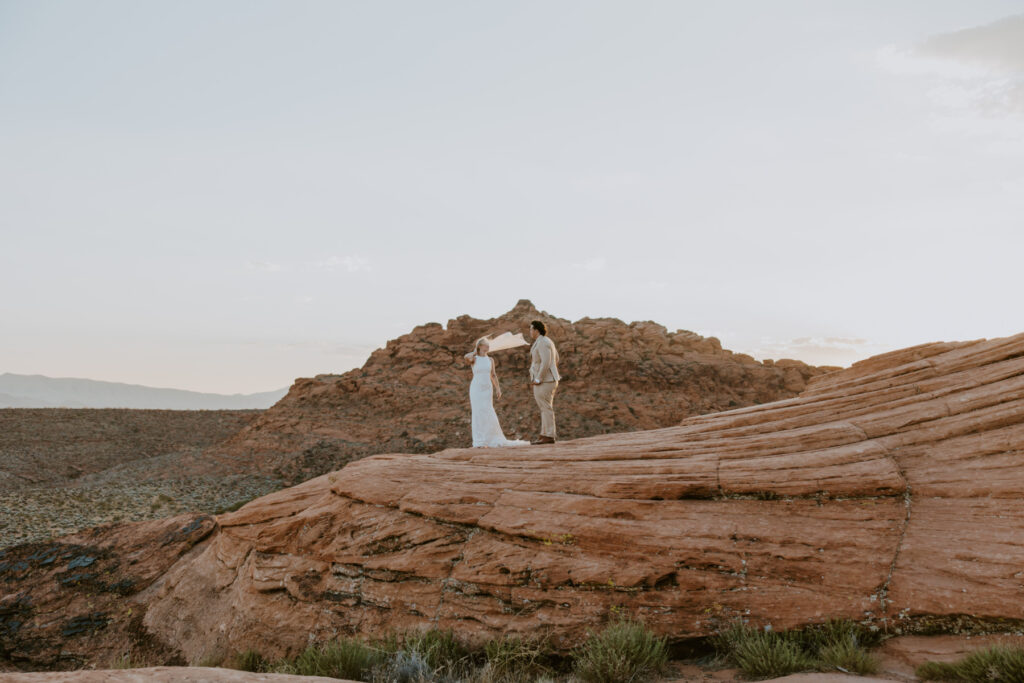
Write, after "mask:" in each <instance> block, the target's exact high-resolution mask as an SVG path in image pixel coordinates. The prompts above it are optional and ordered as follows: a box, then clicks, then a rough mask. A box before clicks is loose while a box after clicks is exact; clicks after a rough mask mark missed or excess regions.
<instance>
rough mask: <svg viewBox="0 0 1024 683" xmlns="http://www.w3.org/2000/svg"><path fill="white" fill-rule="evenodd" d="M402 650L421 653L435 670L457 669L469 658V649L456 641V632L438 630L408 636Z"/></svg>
mask: <svg viewBox="0 0 1024 683" xmlns="http://www.w3.org/2000/svg"><path fill="white" fill-rule="evenodd" d="M402 649H403V650H407V651H414V652H418V653H420V655H422V656H423V660H424V661H425V662H426V663H427V666H429V667H430V668H431V669H434V670H438V669H444V670H452V669H455V668H457V667H458V666H459V665H461V664H463V663H465V661H466V660H467V658H468V657H469V649H468V648H467V647H466V646H464V645H463V644H462V643H460V642H459V641H458V639H456V637H455V633H454V632H452V631H439V630H437V629H431V630H429V631H416V632H412V633H409V634H406V636H405V639H404V641H403V643H402Z"/></svg>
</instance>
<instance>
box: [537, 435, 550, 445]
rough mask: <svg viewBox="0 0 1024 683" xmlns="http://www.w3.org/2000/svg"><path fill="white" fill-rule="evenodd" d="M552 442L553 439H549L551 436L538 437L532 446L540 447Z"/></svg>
mask: <svg viewBox="0 0 1024 683" xmlns="http://www.w3.org/2000/svg"><path fill="white" fill-rule="evenodd" d="M554 442H555V439H554V437H551V436H540V437H538V438H537V440H536V441H534V442H533V445H534V446H540V445H541V444H545V443H554Z"/></svg>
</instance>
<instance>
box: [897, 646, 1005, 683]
mask: <svg viewBox="0 0 1024 683" xmlns="http://www.w3.org/2000/svg"><path fill="white" fill-rule="evenodd" d="M916 673H917V677H918V678H920V679H922V680H925V681H955V682H957V683H960V682H962V683H975V681H977V682H979V683H981V682H982V681H983V682H984V683H1020V681H1024V648H1020V647H1011V646H1008V645H993V646H991V647H987V648H985V649H984V650H978V651H976V652H972V653H971V654H969V655H967V656H966V657H964V658H963V659H960V660H957V661H955V662H951V663H944V662H927V663H925V664H922V665H921V666H919V667H917V672H916Z"/></svg>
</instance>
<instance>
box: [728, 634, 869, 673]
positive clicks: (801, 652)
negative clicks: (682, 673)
mask: <svg viewBox="0 0 1024 683" xmlns="http://www.w3.org/2000/svg"><path fill="white" fill-rule="evenodd" d="M878 640H879V636H878V635H877V634H875V633H874V632H872V631H870V630H869V629H867V628H865V627H863V626H861V625H860V624H857V623H855V622H852V621H847V620H830V621H827V622H825V623H824V624H820V625H816V626H809V627H807V628H805V629H800V630H794V631H785V632H781V633H777V632H774V631H763V630H760V629H756V628H753V627H751V626H747V625H745V624H743V623H740V622H736V623H733V624H732V625H731V626H729V628H727V629H725V630H724V631H722V632H720V633H719V634H717V635H716V636H715V637H714V638H713V639H712V643H713V644H714V646H715V649H716V650H717V651H718V652H719V654H720V655H721V656H723V657H724V658H725V659H727V660H728V661H730V662H731V663H733V664H735V665H736V666H738V667H739V668H740V670H741V671H743V673H744V674H746V675H747V676H749V677H751V678H776V677H779V676H785V675H788V674H791V673H797V672H800V671H810V670H813V669H817V670H819V671H835V670H836V669H837V668H840V669H844V670H846V671H850V672H854V673H859V674H870V673H874V672H875V671H877V670H878V661H877V660H876V659H875V657H874V655H872V654H871V653H870V652H869V651H868V650H867V649H866V647H865V645H866V644H868V643H870V644H876V643H877V642H878Z"/></svg>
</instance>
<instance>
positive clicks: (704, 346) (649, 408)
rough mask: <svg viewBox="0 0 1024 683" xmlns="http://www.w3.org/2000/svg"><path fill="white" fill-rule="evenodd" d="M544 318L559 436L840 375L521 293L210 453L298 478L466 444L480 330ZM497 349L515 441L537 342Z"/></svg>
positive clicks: (402, 341) (503, 411)
mask: <svg viewBox="0 0 1024 683" xmlns="http://www.w3.org/2000/svg"><path fill="white" fill-rule="evenodd" d="M538 318H539V319H541V320H544V321H545V322H546V323H547V325H548V327H549V330H550V335H551V338H552V339H554V340H555V342H556V344H557V345H558V348H559V351H560V355H561V362H560V370H561V373H562V375H563V377H564V380H563V382H562V383H561V386H560V388H559V393H558V396H557V398H556V401H557V412H558V430H559V434H560V436H561V438H563V439H570V438H578V437H582V436H592V435H595V434H605V433H611V432H622V431H634V430H637V429H654V428H657V427H668V426H670V425H676V424H679V422H680V421H681V420H683V419H684V418H686V417H689V416H691V415H700V414H703V413H709V412H716V411H720V410H727V409H729V408H734V407H740V406H748V405H754V404H757V403H768V402H770V401H774V400H777V399H780V398H790V397H792V396H795V395H797V394H798V393H799V392H800V391H802V390H803V389H804V387H805V386H806V382H807V380H808V379H809V378H811V377H813V376H816V375H819V374H822V373H823V372H826V371H829V370H833V369H834V368H814V367H811V366H809V365H806V364H805V363H802V362H800V361H793V360H781V361H777V362H774V363H773V362H771V361H767V362H765V363H763V364H762V363H759V362H757V361H755V360H754V359H753V358H751V357H750V356H747V355H744V354H736V353H733V352H731V351H727V350H724V349H722V347H721V344H720V343H719V341H718V340H717V339H714V338H704V337H701V336H700V335H697V334H694V333H693V332H687V331H685V330H680V331H677V332H674V333H672V332H668V331H667V330H666V329H665V328H664V327H662V326H661V325H658V324H656V323H652V322H638V323H631V324H628V325H627V324H625V323H623V322H622V321H620V320H614V319H610V318H602V319H591V318H584V319H582V320H579V321H577V322H575V323H570V322H569V321H568V320H563V319H561V318H555V317H553V316H551V315H549V314H547V313H542V312H540V311H538V310H537V309H536V308H534V306H533V304H531V303H530V302H529V301H520V302H519V303H518V304H517V305H516V307H515V308H513V309H512V310H511V311H509V312H508V313H506V314H505V315H502V316H500V317H498V318H492V319H490V320H477V319H475V318H471V317H469V316H461V317H459V318H456V319H455V320H450V321H448V325H447V327H442V326H441V325H440V324H438V323H430V324H427V325H422V326H420V327H417V328H416V329H414V330H413V331H412V332H411V333H409V334H406V335H403V336H401V337H399V338H398V339H394V340H392V341H390V342H388V344H387V346H386V347H385V348H383V349H378V350H377V351H375V352H374V353H373V355H371V356H370V358H369V360H367V362H366V364H365V365H364V366H363V367H362V368H360V369H357V370H352V371H351V372H347V373H345V374H343V375H319V376H317V377H315V378H313V379H300V380H298V381H296V383H295V384H294V385H293V386H292V388H291V390H290V391H289V392H288V395H287V396H286V397H285V398H283V399H282V400H281V401H279V402H278V403H277V404H276V405H275V406H274V407H272V408H270V409H269V410H267V411H266V412H265V413H263V414H262V415H261V416H260V417H259V418H257V419H256V420H255V421H253V422H252V423H251V424H250V425H248V426H247V427H246V428H244V429H243V430H242V431H241V432H239V434H238V435H237V436H235V437H234V438H232V439H231V440H229V441H228V443H227V444H225V445H224V447H222V448H219V449H215V450H214V451H213V452H212V453H211V455H212V456H214V457H216V458H217V459H218V460H219V461H220V462H221V463H223V464H226V465H228V467H229V468H230V467H231V465H232V463H235V464H236V467H237V468H239V469H243V470H245V469H247V468H251V466H252V463H253V462H254V461H255V462H257V463H260V467H261V468H262V469H263V470H264V471H270V470H276V471H277V472H278V473H279V474H281V475H282V476H283V477H284V478H285V479H286V480H288V481H290V482H292V483H297V482H299V481H303V480H305V479H308V478H310V477H312V476H316V475H319V474H323V473H324V472H329V471H332V470H335V469H338V468H340V467H341V466H343V465H344V464H345V463H346V462H349V461H350V460H352V459H354V458H357V457H361V456H365V455H371V454H376V453H389V452H401V453H429V452H434V451H438V450H442V449H444V448H454V447H463V446H468V445H469V444H470V440H471V435H470V426H469V397H468V386H469V378H470V372H469V368H468V367H467V366H466V365H465V364H464V363H463V361H462V355H463V354H465V353H466V352H467V351H469V350H470V349H471V348H472V346H473V342H474V341H475V340H476V339H478V338H479V337H481V336H483V335H484V334H489V333H493V332H503V331H509V330H512V331H523V332H524V333H525V332H526V331H527V329H528V326H529V323H530V321H531V320H533V319H538ZM527 338H529V336H528V335H527ZM495 357H496V359H497V363H498V372H499V376H500V379H501V383H502V388H503V390H504V392H505V397H504V398H503V399H502V400H501V401H496V402H495V407H496V409H497V411H498V414H499V417H500V418H501V421H502V426H503V427H504V429H505V431H506V433H507V434H508V435H509V436H513V435H517V436H521V437H525V438H530V437H532V436H535V435H536V434H537V430H538V428H539V426H540V425H539V416H538V414H537V408H536V405H535V404H534V401H533V396H532V393H531V392H530V390H529V388H528V387H526V381H527V377H528V367H529V362H530V361H529V349H528V348H527V347H523V348H520V349H513V350H509V351H504V352H501V353H498V354H495Z"/></svg>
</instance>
